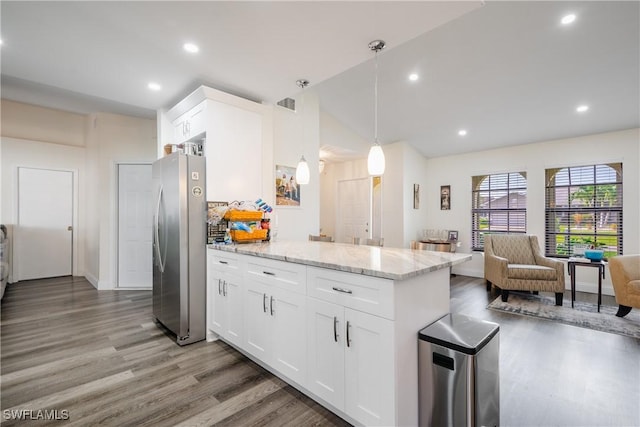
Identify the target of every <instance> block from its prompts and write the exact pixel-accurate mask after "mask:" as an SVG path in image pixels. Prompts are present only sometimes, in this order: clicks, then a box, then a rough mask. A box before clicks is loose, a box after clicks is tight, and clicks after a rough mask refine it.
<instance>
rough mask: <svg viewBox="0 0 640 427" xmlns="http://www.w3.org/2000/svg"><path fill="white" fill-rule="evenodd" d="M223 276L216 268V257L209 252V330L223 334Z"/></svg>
mask: <svg viewBox="0 0 640 427" xmlns="http://www.w3.org/2000/svg"><path fill="white" fill-rule="evenodd" d="M222 276H223V273H222V272H221V271H220V270H218V269H217V268H216V258H215V256H214V255H213V254H212V253H211V252H210V251H209V252H207V330H208V331H212V332H215V333H216V334H218V335H220V336H222V335H223V327H222V324H223V323H224V321H223V320H222V319H223V317H224V315H223V311H224V306H223V305H222V295H221V294H222Z"/></svg>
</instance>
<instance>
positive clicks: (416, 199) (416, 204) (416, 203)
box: [413, 184, 420, 209]
mask: <svg viewBox="0 0 640 427" xmlns="http://www.w3.org/2000/svg"><path fill="white" fill-rule="evenodd" d="M413 209H420V184H413Z"/></svg>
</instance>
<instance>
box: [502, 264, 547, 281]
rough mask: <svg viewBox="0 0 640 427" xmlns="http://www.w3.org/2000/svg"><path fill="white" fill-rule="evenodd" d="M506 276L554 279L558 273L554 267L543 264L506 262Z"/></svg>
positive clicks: (510, 277) (526, 278)
mask: <svg viewBox="0 0 640 427" xmlns="http://www.w3.org/2000/svg"><path fill="white" fill-rule="evenodd" d="M507 277H508V278H509V279H524V280H556V278H557V277H558V275H557V272H556V269H555V268H549V267H545V266H543V265H526V264H508V265H507Z"/></svg>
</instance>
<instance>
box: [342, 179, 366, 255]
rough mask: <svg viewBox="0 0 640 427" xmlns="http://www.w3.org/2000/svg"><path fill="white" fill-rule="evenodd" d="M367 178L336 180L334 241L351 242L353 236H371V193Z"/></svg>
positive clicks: (361, 237) (363, 237)
mask: <svg viewBox="0 0 640 427" xmlns="http://www.w3.org/2000/svg"><path fill="white" fill-rule="evenodd" d="M369 182H370V181H369V178H361V179H350V180H346V181H338V218H337V224H336V242H343V243H351V242H353V238H354V237H358V238H360V239H366V238H368V237H370V236H371V232H370V227H369V224H370V220H371V193H370V188H371V187H370V184H369Z"/></svg>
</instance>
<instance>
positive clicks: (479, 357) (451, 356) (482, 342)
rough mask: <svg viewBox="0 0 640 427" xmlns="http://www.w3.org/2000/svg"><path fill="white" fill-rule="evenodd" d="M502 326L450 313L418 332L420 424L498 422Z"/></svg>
mask: <svg viewBox="0 0 640 427" xmlns="http://www.w3.org/2000/svg"><path fill="white" fill-rule="evenodd" d="M499 331H500V326H499V325H498V324H497V323H493V322H488V321H485V320H480V319H474V318H472V317H468V316H464V315H460V314H447V315H446V316H444V317H442V318H441V319H440V320H437V321H436V322H434V323H432V324H431V325H429V326H427V327H425V328H424V329H422V330H421V331H420V332H419V336H418V357H419V362H418V365H419V366H418V373H419V379H418V383H419V399H420V402H419V404H420V408H419V417H420V425H421V426H437V427H443V426H455V427H460V426H478V427H480V426H487V427H489V426H491V427H492V426H499V425H500V375H499V357H500V333H499Z"/></svg>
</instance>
